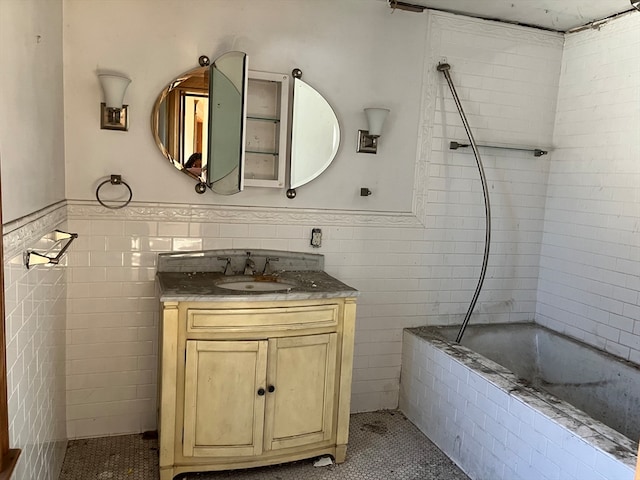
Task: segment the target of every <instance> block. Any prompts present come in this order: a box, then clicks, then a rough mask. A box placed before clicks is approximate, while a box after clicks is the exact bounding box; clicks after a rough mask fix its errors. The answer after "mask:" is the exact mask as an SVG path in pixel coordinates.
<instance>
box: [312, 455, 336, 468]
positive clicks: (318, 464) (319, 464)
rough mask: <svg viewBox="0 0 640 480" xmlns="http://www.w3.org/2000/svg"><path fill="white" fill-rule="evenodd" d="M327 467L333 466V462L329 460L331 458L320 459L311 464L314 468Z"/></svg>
mask: <svg viewBox="0 0 640 480" xmlns="http://www.w3.org/2000/svg"><path fill="white" fill-rule="evenodd" d="M329 465H333V460H331V457H322V458H320V459H318V460H316V461H315V462H313V466H314V467H328V466H329Z"/></svg>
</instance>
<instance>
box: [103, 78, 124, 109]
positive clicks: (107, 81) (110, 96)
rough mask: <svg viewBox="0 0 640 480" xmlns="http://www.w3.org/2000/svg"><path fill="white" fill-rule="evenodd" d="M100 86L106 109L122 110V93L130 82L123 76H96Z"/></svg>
mask: <svg viewBox="0 0 640 480" xmlns="http://www.w3.org/2000/svg"><path fill="white" fill-rule="evenodd" d="M98 78H99V79H100V85H102V90H103V92H104V103H105V104H106V106H107V108H118V109H120V108H122V105H123V103H124V93H125V91H126V90H127V87H128V86H129V84H130V83H131V80H130V79H128V78H127V77H125V76H123V75H115V74H106V73H101V74H98Z"/></svg>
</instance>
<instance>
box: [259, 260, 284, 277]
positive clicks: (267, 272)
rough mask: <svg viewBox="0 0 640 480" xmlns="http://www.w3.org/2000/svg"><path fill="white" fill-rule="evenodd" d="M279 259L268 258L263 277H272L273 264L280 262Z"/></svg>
mask: <svg viewBox="0 0 640 480" xmlns="http://www.w3.org/2000/svg"><path fill="white" fill-rule="evenodd" d="M279 260H280V259H279V258H269V257H267V261H266V262H265V263H264V270H263V271H262V274H263V275H271V274H272V273H273V267H272V266H271V262H277V261H279Z"/></svg>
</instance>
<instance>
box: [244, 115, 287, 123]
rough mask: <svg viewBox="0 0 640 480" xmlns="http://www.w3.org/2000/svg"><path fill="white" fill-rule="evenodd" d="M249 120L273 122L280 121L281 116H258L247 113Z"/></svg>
mask: <svg viewBox="0 0 640 480" xmlns="http://www.w3.org/2000/svg"><path fill="white" fill-rule="evenodd" d="M247 120H255V121H258V122H271V123H280V119H279V118H274V117H257V116H255V115H247Z"/></svg>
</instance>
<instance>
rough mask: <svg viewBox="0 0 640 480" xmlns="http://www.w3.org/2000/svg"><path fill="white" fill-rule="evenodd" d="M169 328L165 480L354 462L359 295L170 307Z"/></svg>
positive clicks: (163, 403)
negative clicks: (315, 461)
mask: <svg viewBox="0 0 640 480" xmlns="http://www.w3.org/2000/svg"><path fill="white" fill-rule="evenodd" d="M161 323H162V325H161V351H160V369H161V371H160V382H159V383H160V405H159V409H160V411H159V433H160V478H161V480H169V479H172V478H173V476H175V475H177V474H179V473H183V472H190V471H209V470H226V469H234V468H247V467H254V466H261V465H270V464H275V463H283V462H288V461H293V460H299V459H302V458H310V457H315V456H320V455H324V454H330V455H333V456H334V458H335V460H336V462H338V463H340V462H343V461H344V459H345V455H346V446H347V440H348V433H349V406H350V396H351V369H352V363H353V336H354V323H355V298H333V299H320V300H317V299H316V300H303V301H300V300H298V301H278V302H256V301H253V302H226V303H222V302H164V303H163V309H162V322H161Z"/></svg>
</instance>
